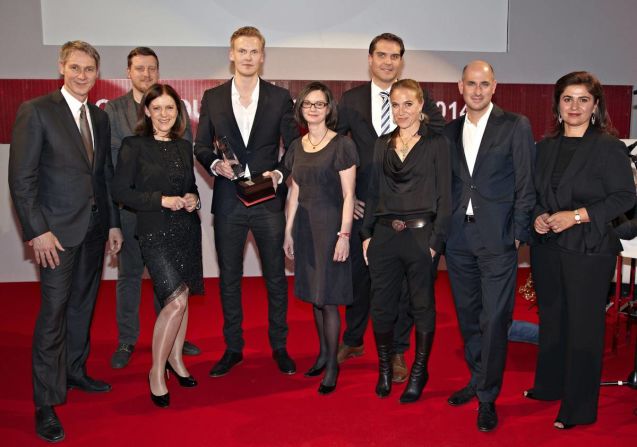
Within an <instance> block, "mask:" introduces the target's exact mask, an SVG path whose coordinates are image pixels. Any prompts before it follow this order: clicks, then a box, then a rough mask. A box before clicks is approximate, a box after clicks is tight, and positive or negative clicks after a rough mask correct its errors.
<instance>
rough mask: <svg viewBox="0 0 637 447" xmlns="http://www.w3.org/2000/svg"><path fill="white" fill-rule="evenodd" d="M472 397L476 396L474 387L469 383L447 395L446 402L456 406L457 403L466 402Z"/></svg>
mask: <svg viewBox="0 0 637 447" xmlns="http://www.w3.org/2000/svg"><path fill="white" fill-rule="evenodd" d="M474 397H476V389H475V388H474V387H472V386H471V385H467V386H466V387H464V388H462V389H461V390H458V391H456V392H455V393H453V394H452V395H451V396H449V399H447V402H448V403H449V405H451V406H453V407H456V406H458V405H463V404H466V403H467V402H469V401H470V400H471V399H473V398H474Z"/></svg>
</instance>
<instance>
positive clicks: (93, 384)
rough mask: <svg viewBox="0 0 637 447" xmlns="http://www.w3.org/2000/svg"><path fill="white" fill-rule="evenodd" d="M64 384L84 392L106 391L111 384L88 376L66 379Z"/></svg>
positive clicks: (109, 388)
mask: <svg viewBox="0 0 637 447" xmlns="http://www.w3.org/2000/svg"><path fill="white" fill-rule="evenodd" d="M66 385H67V387H68V388H70V389H76V390H81V391H84V392H86V393H108V392H109V391H110V390H111V386H110V385H109V384H108V383H106V382H103V381H101V380H95V379H93V378H91V377H89V376H84V377H79V378H72V377H68V378H67V379H66Z"/></svg>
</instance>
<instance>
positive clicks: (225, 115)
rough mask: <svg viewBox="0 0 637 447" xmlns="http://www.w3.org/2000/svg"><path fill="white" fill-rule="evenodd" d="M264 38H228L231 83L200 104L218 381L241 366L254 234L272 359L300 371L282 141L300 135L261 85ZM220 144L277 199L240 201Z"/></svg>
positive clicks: (242, 34) (284, 100)
mask: <svg viewBox="0 0 637 447" xmlns="http://www.w3.org/2000/svg"><path fill="white" fill-rule="evenodd" d="M264 48H265V39H264V38H263V36H262V35H261V33H260V32H259V30H258V29H256V28H254V27H242V28H239V29H238V30H237V31H235V32H234V33H233V34H232V37H231V38H230V52H229V57H230V61H231V62H232V63H233V64H234V77H233V78H232V80H230V81H228V82H226V83H225V84H222V85H220V86H218V87H216V88H212V89H210V90H207V91H206V92H205V93H204V96H203V99H202V101H201V112H200V115H199V128H198V130H197V137H196V139H195V155H196V157H197V160H199V162H200V163H201V164H202V166H203V167H204V168H205V169H206V170H207V171H208V172H209V173H210V175H214V176H215V184H214V194H213V198H212V213H213V214H214V232H215V246H216V249H217V260H218V263H219V283H220V289H221V290H220V292H221V304H222V309H223V320H224V325H223V335H224V339H225V342H226V351H225V353H224V354H223V357H222V358H221V359H220V360H219V361H218V362H217V363H216V364H215V365H214V366H213V368H212V370H211V371H210V375H211V376H212V377H220V376H223V375H225V374H227V373H228V372H229V371H230V370H231V369H232V368H233V367H234V366H235V365H237V364H238V363H240V362H241V361H242V360H243V354H242V351H243V346H244V340H243V335H242V333H243V331H242V329H241V322H242V320H243V311H242V307H241V277H242V276H243V253H244V247H245V242H246V238H247V235H248V231H252V234H253V236H254V239H255V241H256V244H257V247H258V249H259V256H260V258H261V267H262V269H263V276H264V277H265V282H266V287H267V290H268V322H269V331H268V335H269V340H270V345H271V346H272V351H273V358H274V359H275V360H276V362H277V365H278V367H279V369H280V370H281V372H283V373H286V374H294V373H295V372H296V365H295V364H294V361H292V359H291V358H290V357H289V355H288V353H287V350H286V343H287V333H288V326H287V321H286V316H287V303H288V295H287V290H288V288H287V279H286V277H285V265H284V256H283V232H284V229H285V216H284V213H283V205H284V203H285V199H286V196H287V188H286V186H285V178H286V177H287V175H288V174H289V172H287V171H286V170H285V168H284V167H283V163H281V162H280V161H279V158H280V157H279V152H280V142H281V140H282V141H283V147H284V148H285V149H287V147H288V146H289V145H290V143H291V142H292V140H294V139H295V138H297V137H298V136H299V132H298V127H297V125H296V123H295V122H294V117H293V113H292V106H293V103H292V98H291V97H290V93H289V92H288V91H287V90H285V89H283V88H280V87H277V86H275V85H273V84H270V83H269V82H266V81H264V80H262V79H261V78H260V77H259V71H260V69H261V66H262V64H263V62H264ZM215 137H226V138H227V139H228V142H229V144H230V146H231V147H232V148H233V150H234V151H235V153H236V155H237V157H238V159H239V161H240V162H241V164H242V165H243V166H244V167H245V168H246V171H249V173H250V174H251V175H252V176H253V177H254V176H256V175H257V174H261V173H264V174H265V175H266V176H271V177H272V180H273V184H274V186H275V188H276V197H275V198H274V199H272V200H269V201H266V202H262V203H260V204H257V205H253V206H250V207H247V206H245V205H244V204H243V203H242V202H241V201H240V200H239V198H238V197H237V193H236V188H235V186H236V185H235V184H234V183H233V182H232V181H231V180H232V178H233V177H234V172H233V170H232V168H231V167H230V164H229V163H228V162H227V161H225V160H222V159H221V157H220V154H216V153H215V152H214V150H213V141H214V138H215Z"/></svg>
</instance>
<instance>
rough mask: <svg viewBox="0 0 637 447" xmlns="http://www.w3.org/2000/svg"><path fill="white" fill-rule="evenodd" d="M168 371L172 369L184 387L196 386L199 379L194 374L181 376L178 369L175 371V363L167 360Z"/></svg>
mask: <svg viewBox="0 0 637 447" xmlns="http://www.w3.org/2000/svg"><path fill="white" fill-rule="evenodd" d="M168 371H170V372H171V373H173V374H174V375H175V377H177V381H178V382H179V385H180V386H183V387H184V388H192V387H194V386H197V381H196V380H195V378H194V377H193V376H188V377H184V376H180V375H179V374H177V371H175V368H173V365H171V364H170V362H169V361H166V374H168Z"/></svg>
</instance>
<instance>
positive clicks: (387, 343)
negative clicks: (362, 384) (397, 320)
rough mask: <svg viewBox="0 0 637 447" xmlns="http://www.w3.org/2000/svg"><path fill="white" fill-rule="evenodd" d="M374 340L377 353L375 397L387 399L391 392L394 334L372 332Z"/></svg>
mask: <svg viewBox="0 0 637 447" xmlns="http://www.w3.org/2000/svg"><path fill="white" fill-rule="evenodd" d="M374 338H375V339H376V350H377V351H378V383H377V384H376V395H377V396H378V397H381V398H383V397H387V396H389V393H390V392H391V382H392V375H393V374H392V373H393V368H392V364H391V360H392V357H393V355H394V352H393V348H394V333H393V332H387V333H385V334H379V333H378V332H374Z"/></svg>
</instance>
